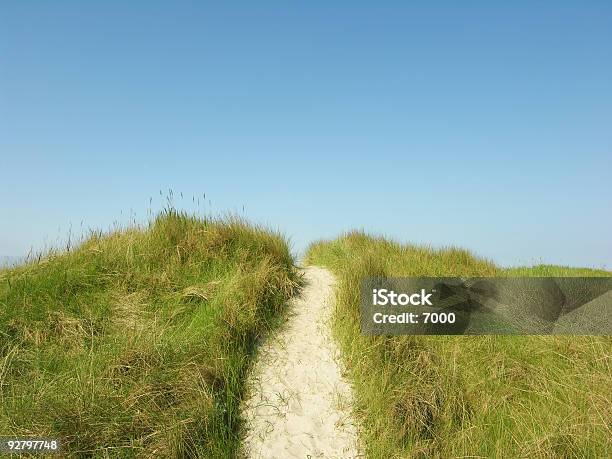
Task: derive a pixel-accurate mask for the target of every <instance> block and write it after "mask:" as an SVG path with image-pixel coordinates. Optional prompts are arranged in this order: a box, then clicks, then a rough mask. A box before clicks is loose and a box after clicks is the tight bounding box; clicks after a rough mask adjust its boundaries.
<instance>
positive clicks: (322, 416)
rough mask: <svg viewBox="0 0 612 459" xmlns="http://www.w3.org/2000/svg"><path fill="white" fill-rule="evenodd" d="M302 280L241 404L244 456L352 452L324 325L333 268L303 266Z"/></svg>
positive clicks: (342, 383) (350, 427)
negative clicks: (302, 282)
mask: <svg viewBox="0 0 612 459" xmlns="http://www.w3.org/2000/svg"><path fill="white" fill-rule="evenodd" d="M304 280H305V281H306V285H305V287H304V289H303V290H302V292H301V295H300V296H298V297H296V298H294V299H293V300H291V302H290V304H289V308H290V310H289V318H288V321H287V323H286V324H285V326H284V327H283V328H282V329H281V330H280V332H279V333H278V334H277V335H276V336H274V337H272V338H270V339H269V340H267V341H266V342H265V343H264V344H263V345H262V347H261V349H260V350H259V354H258V357H257V361H256V363H255V365H254V368H253V371H252V374H251V377H250V379H249V383H248V387H249V397H248V398H247V400H246V401H245V403H244V405H243V415H244V418H245V419H246V424H247V433H246V437H245V441H244V454H245V455H246V456H247V457H248V458H253V459H260V458H265V459H269V458H293V457H295V458H304V459H306V458H313V459H314V458H323V457H324V458H355V457H362V456H360V454H359V448H358V439H357V427H356V424H355V422H354V420H353V419H352V417H351V406H352V393H351V387H350V385H349V384H348V383H347V382H346V380H345V379H344V377H343V376H342V372H341V370H340V366H339V363H338V359H339V351H338V348H337V346H336V344H335V342H334V341H333V339H332V337H331V333H330V329H329V320H330V317H331V312H332V308H333V301H334V295H333V285H334V282H335V281H334V277H333V276H332V274H331V273H330V272H329V271H327V270H325V269H323V268H318V267H307V268H305V269H304Z"/></svg>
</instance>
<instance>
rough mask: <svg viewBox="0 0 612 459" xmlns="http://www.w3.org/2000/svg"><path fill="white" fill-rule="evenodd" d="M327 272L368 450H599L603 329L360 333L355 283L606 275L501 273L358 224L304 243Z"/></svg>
mask: <svg viewBox="0 0 612 459" xmlns="http://www.w3.org/2000/svg"><path fill="white" fill-rule="evenodd" d="M306 260H307V262H308V263H312V264H317V265H323V266H327V267H329V268H330V269H331V270H332V271H334V272H335V273H336V275H337V276H338V278H339V286H338V293H337V307H336V312H335V316H334V324H333V327H334V332H335V335H336V336H337V338H338V339H339V341H340V343H341V347H342V350H343V354H344V358H345V362H346V364H347V368H348V370H349V373H350V375H351V377H352V380H353V384H354V388H355V400H356V407H355V412H356V414H357V417H358V418H359V420H360V421H361V424H362V427H363V432H362V439H363V441H364V443H365V446H366V450H367V454H368V457H372V458H394V457H424V458H425V457H441V458H446V457H466V456H468V457H563V458H568V457H576V458H578V457H607V456H608V455H609V452H610V451H611V450H612V437H611V434H610V426H611V425H612V408H611V407H612V397H611V394H610V381H611V380H612V369H611V368H612V367H611V361H610V360H611V351H612V338H611V337H589V336H580V337H577V336H565V337H564V336H395V337H385V336H376V337H371V336H364V335H361V333H360V326H359V325H360V323H359V302H360V283H361V279H363V278H364V277H376V276H381V277H384V276H398V277H399V276H513V275H521V276H527V275H533V276H553V275H554V276H610V275H612V273H610V272H607V271H600V270H588V269H578V270H576V269H572V268H564V267H554V266H538V267H534V268H514V269H504V268H501V267H498V266H496V265H495V264H493V263H492V262H490V261H488V260H486V259H482V258H478V257H476V256H474V255H472V254H471V253H469V252H468V251H465V250H461V249H457V248H448V249H440V250H434V249H430V248H427V247H418V246H413V245H401V244H397V243H395V242H393V241H389V240H386V239H384V238H374V237H370V236H368V235H366V234H363V233H360V232H353V233H349V234H347V235H345V236H342V237H339V238H338V239H336V240H333V241H322V242H318V243H315V244H313V245H311V247H310V248H309V250H308V253H307V256H306Z"/></svg>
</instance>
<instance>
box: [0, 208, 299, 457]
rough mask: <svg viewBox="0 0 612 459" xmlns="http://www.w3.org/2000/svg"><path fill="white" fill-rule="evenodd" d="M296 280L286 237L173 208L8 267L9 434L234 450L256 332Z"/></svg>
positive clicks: (101, 448) (3, 274)
mask: <svg viewBox="0 0 612 459" xmlns="http://www.w3.org/2000/svg"><path fill="white" fill-rule="evenodd" d="M296 285H297V282H296V275H295V273H294V269H293V258H292V256H291V255H290V253H289V249H288V247H287V244H286V242H285V240H284V239H283V238H282V237H280V236H279V235H276V234H273V233H270V232H268V231H265V230H263V229H259V228H254V227H251V226H249V225H247V224H245V223H243V222H240V221H234V220H226V221H201V220H198V219H195V218H192V217H187V216H185V215H182V214H177V213H176V212H174V211H168V212H165V213H164V214H163V215H161V216H160V217H158V218H157V219H156V221H155V222H154V223H152V224H151V225H150V227H149V228H146V229H130V230H125V231H121V232H116V233H113V234H109V235H104V236H103V235H100V234H98V235H94V236H92V237H91V238H90V239H89V240H87V241H86V242H85V243H83V244H82V245H81V246H79V247H78V248H77V249H75V250H71V251H70V252H68V253H60V254H55V255H54V254H51V255H50V256H48V257H46V258H44V259H42V260H40V261H39V262H34V263H30V264H28V265H27V266H24V267H20V268H16V269H12V270H5V271H0V432H1V433H2V434H11V435H21V436H26V435H47V436H51V437H56V436H59V437H61V438H62V439H63V440H64V441H65V442H67V443H66V445H65V446H66V447H67V449H68V451H70V452H72V453H74V454H77V453H78V455H80V456H86V455H95V456H103V455H107V456H134V455H140V456H145V457H146V456H149V457H229V456H231V455H233V454H235V452H236V446H237V443H238V438H237V430H238V426H239V420H238V417H237V414H238V410H237V408H238V402H239V399H240V396H241V392H242V389H243V376H244V374H245V371H246V369H247V366H248V362H249V357H250V354H251V350H252V347H253V346H252V344H253V340H254V339H255V338H256V337H257V336H258V335H260V334H262V333H264V332H265V331H266V330H267V329H268V328H270V326H271V325H272V324H273V323H274V319H275V317H277V316H278V315H279V313H280V312H281V310H282V305H283V303H284V301H285V300H286V299H287V298H288V297H289V296H290V295H291V294H292V292H293V291H294V289H295V287H296Z"/></svg>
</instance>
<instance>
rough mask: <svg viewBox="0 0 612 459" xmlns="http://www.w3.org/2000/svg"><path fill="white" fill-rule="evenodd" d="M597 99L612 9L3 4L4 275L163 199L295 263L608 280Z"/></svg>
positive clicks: (607, 93) (610, 255)
mask: <svg viewBox="0 0 612 459" xmlns="http://www.w3.org/2000/svg"><path fill="white" fill-rule="evenodd" d="M611 84H612V2H604V1H584V2H563V1H538V2H532V1H529V2H527V1H523V2H511V4H510V2H507V3H504V4H501V2H500V3H496V2H484V1H482V2H481V1H468V2H450V1H448V2H442V1H435V2H424V1H422V2H388V1H387V2H385V1H382V2H340V1H332V2H319V1H310V2H281V1H277V2H268V1H261V2H217V3H213V2H156V1H153V2H116V1H108V2H97V3H95V4H94V3H90V2H80V1H79V2H77V1H74V2H67V1H57V2H16V1H14V2H2V4H1V5H0V179H1V184H2V185H1V189H2V194H3V196H4V199H3V200H2V203H1V204H0V216H1V217H0V255H13V256H21V255H24V254H26V253H28V251H29V250H30V249H33V250H34V251H37V250H41V249H43V248H44V247H48V246H53V245H58V244H61V243H62V241H63V240H64V239H65V237H66V235H67V234H68V233H69V232H71V233H72V234H73V237H78V234H79V232H80V231H81V228H101V229H106V228H109V227H110V226H111V225H112V224H113V222H119V223H120V224H121V223H127V222H128V221H129V220H130V219H132V218H133V219H135V220H136V221H137V222H143V221H145V220H146V219H147V218H148V215H149V212H150V211H153V212H154V211H156V210H158V209H160V208H161V207H162V206H163V205H164V204H165V195H166V194H167V193H168V190H173V193H174V198H175V199H174V202H175V205H176V206H177V207H179V208H183V209H186V210H188V211H198V212H208V213H211V214H225V213H228V212H232V213H237V214H239V215H243V216H245V217H246V218H248V219H250V220H252V221H255V222H258V223H262V224H266V225H269V226H271V227H272V228H275V229H278V230H280V231H282V232H283V233H285V234H286V235H288V236H289V237H290V239H291V241H292V243H293V246H294V248H295V249H296V251H302V250H303V249H304V247H306V246H307V244H308V243H309V242H311V241H313V240H316V239H321V238H331V237H334V236H336V235H338V234H339V233H341V232H344V231H347V230H349V229H352V228H357V229H364V230H366V231H369V232H372V233H375V234H382V235H386V236H389V237H392V238H395V239H397V240H400V241H409V242H416V243H423V244H431V245H433V246H446V245H457V246H462V247H465V248H468V249H471V250H473V251H475V252H476V253H478V254H480V255H483V256H486V257H489V258H491V259H493V260H495V261H496V262H498V263H501V264H506V265H516V264H533V263H540V262H546V263H559V264H569V265H582V266H592V267H608V268H609V269H610V267H611V266H612V238H611V237H610V235H611V234H612V212H610V209H612V205H611V204H612V188H611V186H610V175H611V174H610V172H611V170H612V168H611V166H612V88H611ZM160 192H161V196H160ZM181 193H182V196H183V197H182V198H181ZM204 194H206V197H205V198H204ZM198 200H199V204H198Z"/></svg>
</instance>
